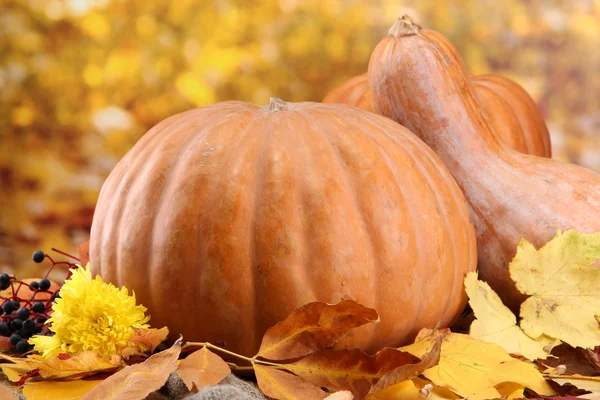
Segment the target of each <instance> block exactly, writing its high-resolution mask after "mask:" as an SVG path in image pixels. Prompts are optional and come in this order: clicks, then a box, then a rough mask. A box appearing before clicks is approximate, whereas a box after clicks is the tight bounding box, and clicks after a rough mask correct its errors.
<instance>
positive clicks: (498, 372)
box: [400, 329, 555, 400]
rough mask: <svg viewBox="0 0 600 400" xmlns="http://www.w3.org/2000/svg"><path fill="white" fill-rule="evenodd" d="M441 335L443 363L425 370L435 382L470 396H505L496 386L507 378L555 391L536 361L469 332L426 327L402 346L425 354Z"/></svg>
mask: <svg viewBox="0 0 600 400" xmlns="http://www.w3.org/2000/svg"><path fill="white" fill-rule="evenodd" d="M439 335H446V336H445V337H444V338H443V341H442V349H441V353H440V361H439V364H438V365H437V366H435V367H433V368H430V369H428V370H427V371H425V372H424V373H423V375H424V376H425V377H426V378H427V379H429V380H430V381H431V382H433V383H434V384H435V385H438V386H443V387H446V388H448V389H450V390H452V391H453V392H454V393H456V394H458V395H460V396H462V397H467V398H469V399H470V400H478V399H493V398H498V397H502V396H503V394H502V393H500V392H499V391H498V389H496V386H497V385H500V384H502V383H506V382H512V383H517V384H519V385H521V386H524V387H528V388H530V389H532V390H534V391H535V392H536V393H538V394H543V395H553V394H555V393H554V391H553V390H552V388H551V387H550V386H549V385H548V383H546V381H545V380H544V378H543V376H542V374H541V373H540V372H539V371H538V370H537V369H536V368H535V367H534V366H533V365H531V364H528V363H526V362H523V361H521V360H517V359H515V358H513V357H511V356H510V355H509V354H508V353H507V352H506V351H505V350H504V349H503V348H502V347H500V346H498V345H496V344H493V343H486V342H482V341H480V340H476V339H474V338H472V337H471V336H469V335H463V334H457V333H449V332H448V331H447V330H443V331H437V330H433V331H432V330H430V329H423V330H422V331H421V332H419V335H418V336H417V339H416V341H415V343H413V344H412V345H408V346H404V347H401V348H400V349H401V350H403V351H408V352H410V353H411V354H414V355H415V356H417V357H423V356H424V354H426V352H427V351H428V349H429V348H431V343H432V342H433V341H435V340H437V337H438V336H439Z"/></svg>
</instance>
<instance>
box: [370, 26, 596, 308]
mask: <svg viewBox="0 0 600 400" xmlns="http://www.w3.org/2000/svg"><path fill="white" fill-rule="evenodd" d="M369 82H370V85H371V90H372V92H373V101H374V104H375V108H376V110H377V112H378V113H381V114H383V115H385V116H387V117H389V118H391V119H393V120H395V121H397V122H399V123H400V124H402V125H404V126H406V127H407V128H409V129H410V130H412V131H413V132H414V133H416V134H417V135H418V136H419V137H420V138H421V139H423V141H425V143H427V144H428V145H429V146H430V147H431V148H432V149H433V150H434V151H435V152H436V154H437V155H438V156H439V157H440V158H441V159H442V161H443V162H444V163H445V165H446V166H447V167H448V169H449V170H450V172H451V173H452V175H453V176H454V178H455V179H456V181H457V182H458V184H459V185H460V187H461V188H462V190H463V192H464V194H465V197H466V198H467V202H468V203H469V207H470V210H471V216H472V218H473V220H474V222H475V227H476V230H477V244H478V268H479V271H480V276H481V277H482V278H483V279H485V280H486V281H488V282H489V283H490V285H491V286H492V287H493V288H494V289H495V290H496V291H497V292H498V294H499V295H500V296H501V298H502V299H503V300H504V301H505V302H506V303H507V304H508V305H509V306H511V307H512V308H513V309H517V308H518V305H519V304H520V302H521V301H522V300H523V296H522V295H521V294H520V293H519V292H518V291H517V290H516V288H515V284H514V282H513V281H512V280H511V278H510V274H509V271H508V265H509V262H510V261H511V259H512V258H513V256H514V255H515V250H516V247H517V244H518V242H519V240H520V238H521V237H524V238H526V239H527V240H529V241H531V242H533V243H534V244H535V245H537V246H541V245H543V244H544V243H546V242H547V241H549V240H550V239H551V238H552V237H553V236H554V235H555V234H556V232H557V230H558V229H563V230H566V229H576V230H578V231H581V232H595V231H600V175H598V174H596V173H594V172H592V171H589V170H587V169H584V168H582V167H579V166H576V165H572V164H568V163H564V162H560V161H556V160H551V159H547V158H543V157H534V156H530V155H524V154H521V153H518V152H516V151H514V150H512V149H510V148H509V147H508V146H506V145H505V144H504V143H502V142H501V141H500V140H499V139H498V137H497V136H496V135H495V134H494V130H493V127H492V125H491V123H490V120H489V118H486V116H485V113H484V111H483V110H482V108H481V106H480V104H479V101H478V99H477V96H476V93H475V89H474V87H473V84H472V82H471V79H470V77H469V75H468V73H467V71H466V69H465V66H464V63H463V61H462V59H461V58H460V56H459V55H458V53H457V52H456V50H455V49H454V47H453V46H452V44H451V43H450V41H449V40H448V39H446V38H445V37H444V36H442V35H441V34H440V33H438V32H435V31H433V30H428V29H421V27H419V26H418V25H417V24H415V23H414V22H413V21H412V20H411V19H410V18H408V17H403V18H401V19H399V20H398V21H397V23H396V24H395V25H394V26H393V27H392V28H391V29H390V31H389V35H387V36H386V37H385V38H384V39H383V40H382V41H381V42H380V43H379V44H378V45H377V47H376V48H375V50H374V51H373V53H372V55H371V59H370V63H369Z"/></svg>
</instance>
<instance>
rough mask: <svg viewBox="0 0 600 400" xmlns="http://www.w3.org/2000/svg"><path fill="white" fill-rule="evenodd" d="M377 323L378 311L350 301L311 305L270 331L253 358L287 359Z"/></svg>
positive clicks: (307, 352) (298, 310) (334, 341)
mask: <svg viewBox="0 0 600 400" xmlns="http://www.w3.org/2000/svg"><path fill="white" fill-rule="evenodd" d="M377 322H379V316H378V315H377V312H376V311H375V310H373V309H371V308H367V307H365V306H362V305H360V304H358V303H356V302H354V301H352V300H344V301H341V302H339V303H337V304H326V303H321V302H313V303H309V304H306V305H304V306H302V307H300V308H298V309H297V310H294V311H293V312H292V313H291V314H290V315H288V317H287V318H286V319H284V320H283V321H280V322H278V323H277V324H275V325H274V326H273V327H271V328H269V329H268V330H267V331H266V332H265V335H264V336H263V340H262V343H261V345H260V349H259V350H258V353H257V354H256V356H255V357H262V358H266V359H269V360H289V359H293V358H298V357H302V356H305V355H307V354H310V353H313V352H315V351H319V350H324V349H327V348H329V347H331V346H333V345H334V344H335V343H336V342H337V341H338V340H339V339H340V338H341V337H342V336H343V335H344V334H345V333H346V332H347V331H348V330H350V329H353V328H357V327H359V326H362V325H365V324H368V323H377Z"/></svg>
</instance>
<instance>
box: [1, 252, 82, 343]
mask: <svg viewBox="0 0 600 400" xmlns="http://www.w3.org/2000/svg"><path fill="white" fill-rule="evenodd" d="M53 250H54V251H56V252H58V253H60V254H63V255H65V256H68V257H70V258H73V259H75V260H77V259H76V258H75V257H73V256H71V255H69V254H66V253H63V252H61V251H58V250H55V249H53ZM32 258H33V261H34V262H36V263H38V264H39V263H42V262H43V261H44V260H46V259H47V260H48V261H50V262H51V263H52V265H51V266H50V268H49V269H48V271H47V273H46V276H45V277H44V278H43V279H40V280H37V281H31V280H29V281H24V280H18V279H16V278H15V277H14V276H12V275H8V274H0V290H1V291H2V292H1V294H0V336H4V337H8V338H9V339H8V340H9V342H10V344H11V345H13V346H14V347H15V349H16V352H17V353H25V352H27V351H29V350H30V347H31V346H30V345H29V343H28V339H29V338H30V337H31V336H33V335H37V334H41V335H49V334H51V332H50V331H49V330H48V326H47V324H46V321H47V320H48V318H50V314H51V312H52V303H53V302H54V300H55V299H56V298H57V297H60V295H59V289H56V290H51V289H52V282H50V280H49V279H48V275H49V274H50V272H52V270H53V269H54V267H55V266H57V265H63V266H67V267H68V268H69V269H68V272H67V278H68V277H69V276H70V275H71V268H72V267H74V266H75V264H74V263H71V262H68V261H54V260H53V259H52V257H50V256H49V255H48V254H44V252H42V251H40V250H38V251H36V252H34V253H33V257H32ZM54 288H56V286H54Z"/></svg>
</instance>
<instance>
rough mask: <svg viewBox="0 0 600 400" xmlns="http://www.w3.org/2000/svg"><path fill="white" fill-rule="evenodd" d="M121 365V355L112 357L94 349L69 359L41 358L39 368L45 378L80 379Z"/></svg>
mask: <svg viewBox="0 0 600 400" xmlns="http://www.w3.org/2000/svg"><path fill="white" fill-rule="evenodd" d="M121 365H122V363H121V358H120V357H113V358H112V359H111V358H107V357H103V356H101V355H99V354H98V353H95V352H93V351H84V352H82V353H81V354H78V355H75V356H71V357H69V358H67V359H60V358H59V357H53V358H50V359H48V360H43V361H42V360H40V363H39V364H37V369H38V370H39V373H40V376H41V377H42V378H44V379H65V378H68V379H80V378H82V377H84V376H88V375H93V374H96V373H98V372H109V371H114V370H116V369H118V368H119V367H120V366H121Z"/></svg>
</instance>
